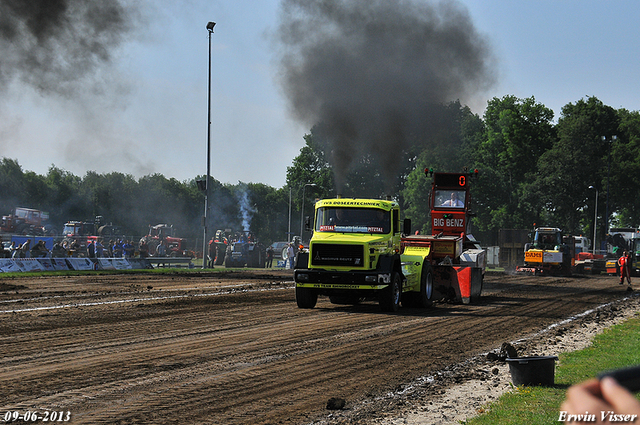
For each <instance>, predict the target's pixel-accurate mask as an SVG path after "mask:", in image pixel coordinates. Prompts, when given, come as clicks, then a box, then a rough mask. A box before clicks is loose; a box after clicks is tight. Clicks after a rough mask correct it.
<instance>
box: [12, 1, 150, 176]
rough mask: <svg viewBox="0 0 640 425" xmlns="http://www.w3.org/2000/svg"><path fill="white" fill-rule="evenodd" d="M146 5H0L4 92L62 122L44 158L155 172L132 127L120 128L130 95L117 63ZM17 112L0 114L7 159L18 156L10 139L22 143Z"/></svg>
mask: <svg viewBox="0 0 640 425" xmlns="http://www.w3.org/2000/svg"><path fill="white" fill-rule="evenodd" d="M140 4H141V3H128V2H127V1H125V0H100V1H93V0H29V1H25V0H0V93H3V94H4V96H5V99H7V98H11V97H12V96H19V97H27V98H28V97H29V96H32V97H33V98H34V99H36V102H38V104H44V105H48V106H49V108H48V110H49V113H50V114H51V115H52V116H53V117H55V118H56V119H57V122H58V123H59V124H58V126H56V125H54V126H51V127H48V132H49V134H52V135H56V138H57V139H58V143H57V144H56V146H53V145H49V146H41V147H40V146H39V149H38V154H39V155H44V156H45V157H46V156H52V155H51V153H52V152H53V151H55V152H57V153H61V154H62V155H63V156H64V157H65V159H66V160H67V161H68V162H71V163H76V164H78V165H79V166H80V167H83V168H84V167H87V166H89V168H90V169H95V167H98V168H104V165H105V164H110V165H111V169H113V168H115V166H116V165H125V167H126V168H128V169H130V170H131V171H135V172H137V173H138V174H148V173H150V172H152V171H153V167H152V166H150V165H149V164H145V163H142V161H141V160H140V159H139V158H138V157H137V156H136V154H135V151H134V153H132V152H131V150H130V149H131V147H135V144H134V143H133V142H132V140H131V136H130V135H128V134H127V129H126V128H123V126H122V125H118V124H116V121H117V120H118V117H119V116H122V114H124V112H125V110H126V107H127V102H128V97H129V95H130V93H131V90H132V84H131V82H130V81H128V79H127V78H126V77H123V76H122V74H121V72H120V71H119V70H118V69H117V62H119V60H120V59H121V57H120V53H121V48H122V46H123V45H124V44H125V43H126V42H127V41H129V40H131V38H132V36H133V35H134V34H136V33H138V32H139V30H140V29H141V28H143V27H144V21H145V20H144V18H143V13H142V9H143V7H142V6H140ZM33 95H35V96H33ZM15 114H19V112H18V111H12V110H2V108H0V118H1V119H2V120H3V121H4V125H3V129H2V130H3V131H0V133H3V137H2V140H0V148H2V147H3V145H4V147H5V148H6V152H7V153H9V155H14V153H13V152H14V150H12V149H11V147H10V146H11V145H10V143H11V142H10V140H11V139H17V138H20V135H19V134H20V133H19V130H20V126H19V125H18V124H19V123H20V121H22V120H21V118H17V117H19V115H15ZM43 118H44V117H43ZM34 124H35V125H37V121H35V122H31V123H30V125H32V126H33V125H34ZM12 129H14V130H16V132H15V133H12ZM35 146H38V145H37V144H34V147H35ZM3 151H4V149H3ZM107 169H109V168H107Z"/></svg>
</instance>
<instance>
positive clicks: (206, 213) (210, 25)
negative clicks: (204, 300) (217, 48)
mask: <svg viewBox="0 0 640 425" xmlns="http://www.w3.org/2000/svg"><path fill="white" fill-rule="evenodd" d="M215 26H216V23H215V22H209V23H207V31H209V83H208V85H207V181H206V182H205V190H204V217H203V218H202V227H203V228H204V236H203V241H202V268H203V269H204V268H206V266H207V256H208V252H207V225H208V223H207V219H208V216H209V180H210V176H211V34H213V27H215Z"/></svg>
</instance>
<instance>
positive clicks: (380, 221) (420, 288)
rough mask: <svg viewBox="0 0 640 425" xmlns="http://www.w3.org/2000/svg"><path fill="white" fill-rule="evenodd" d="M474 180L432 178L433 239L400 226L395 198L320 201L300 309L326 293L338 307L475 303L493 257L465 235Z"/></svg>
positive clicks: (300, 279) (304, 256)
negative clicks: (365, 303)
mask: <svg viewBox="0 0 640 425" xmlns="http://www.w3.org/2000/svg"><path fill="white" fill-rule="evenodd" d="M428 174H429V172H428V171H427V175H428ZM470 176H471V174H469V173H458V174H456V173H454V174H450V173H436V174H435V175H434V176H433V183H432V191H431V196H430V205H431V216H432V220H433V222H432V229H433V230H434V232H432V233H434V234H433V235H411V234H410V233H411V222H410V220H403V222H402V223H401V220H400V207H399V205H398V202H396V201H394V200H379V199H358V198H335V199H324V200H320V201H318V202H316V205H315V218H314V221H313V227H312V230H313V237H312V238H311V241H310V243H309V250H308V251H307V252H300V253H299V254H298V256H297V257H296V262H295V266H294V280H295V284H296V303H297V305H298V307H299V308H314V307H315V305H316V303H317V300H318V296H320V295H323V296H328V297H329V300H330V301H331V302H332V303H334V304H358V303H359V302H361V301H363V300H367V299H375V300H377V301H378V302H379V305H380V307H381V309H382V310H383V311H392V312H393V311H397V310H398V308H399V307H400V305H401V304H402V305H403V306H407V307H428V306H430V305H431V304H432V303H433V302H434V301H435V300H438V299H443V298H448V299H452V300H456V301H462V302H464V303H468V302H470V301H471V299H473V298H476V297H479V296H480V292H481V290H482V279H483V276H484V269H485V266H486V251H484V250H483V249H481V248H480V246H479V244H478V243H477V242H476V241H474V240H473V237H472V236H471V235H468V234H467V233H466V228H467V223H468V218H469V216H470V215H471V213H470V211H469V209H468V204H469V190H468V188H469V185H468V179H469V177H470ZM445 194H446V196H447V200H444V201H443V196H445ZM450 194H451V197H450V198H449V195H450ZM454 198H456V201H455V202H453V201H451V200H453V199H454ZM447 203H448V204H447ZM307 226H308V227H309V228H311V220H310V219H309V220H308V221H307Z"/></svg>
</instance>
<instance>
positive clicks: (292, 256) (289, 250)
mask: <svg viewBox="0 0 640 425" xmlns="http://www.w3.org/2000/svg"><path fill="white" fill-rule="evenodd" d="M287 257H288V258H287V260H289V268H290V269H293V261H294V259H295V257H296V251H295V249H294V248H293V242H291V243H290V244H289V247H288V248H287Z"/></svg>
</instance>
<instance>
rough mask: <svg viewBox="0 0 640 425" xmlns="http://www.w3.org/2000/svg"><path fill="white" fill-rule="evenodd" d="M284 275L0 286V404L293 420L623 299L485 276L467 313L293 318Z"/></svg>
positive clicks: (163, 416)
mask: <svg viewBox="0 0 640 425" xmlns="http://www.w3.org/2000/svg"><path fill="white" fill-rule="evenodd" d="M291 280H292V276H291V274H290V272H288V271H274V272H264V271H261V272H255V273H252V272H246V273H239V272H236V273H226V274H217V273H216V274H208V275H203V276H197V277H187V278H185V277H184V276H173V277H172V276H150V275H107V276H83V277H56V278H32V279H29V278H24V279H13V280H4V281H3V280H0V291H1V292H0V320H1V321H0V400H2V402H1V403H2V409H1V410H0V414H4V412H5V411H7V410H17V411H20V412H23V413H24V412H25V411H27V410H32V411H33V410H38V411H40V412H44V411H45V410H55V411H69V412H71V421H70V422H68V423H76V424H80V423H81V424H88V423H116V424H131V423H154V424H168V423H194V424H195V423H197V424H274V423H282V424H305V423H309V422H313V421H314V420H318V419H319V418H323V417H326V415H327V413H328V411H327V410H326V409H325V406H326V402H327V400H328V399H329V398H330V397H340V398H344V399H346V400H347V403H348V404H350V403H357V402H358V401H361V400H365V399H371V398H373V397H376V396H379V395H382V394H385V393H387V392H388V391H392V390H394V389H396V388H398V387H399V386H401V385H402V384H403V383H407V382H409V381H411V380H412V379H414V378H416V377H419V376H424V375H427V374H428V373H429V372H430V371H435V370H439V369H441V368H443V367H445V366H447V365H450V364H453V363H457V362H460V361H462V360H464V359H467V358H469V357H471V356H473V355H476V354H479V353H484V352H487V351H490V350H494V349H496V348H497V347H499V346H500V344H502V343H503V342H505V341H513V340H515V339H517V338H520V337H523V336H526V335H528V334H531V333H534V332H537V331H539V330H540V329H543V328H545V327H547V326H548V325H550V324H552V323H556V322H558V321H559V320H562V319H564V318H566V317H569V316H571V315H573V314H576V313H580V312H583V311H585V310H587V309H590V308H594V307H596V306H598V305H600V304H602V303H605V302H608V301H611V300H614V299H620V298H622V297H625V296H627V295H628V293H627V292H625V291H624V289H626V288H624V287H621V286H619V285H618V284H617V281H616V278H614V277H606V276H601V277H573V278H550V277H514V276H507V275H487V277H486V278H485V289H484V291H483V297H482V299H481V300H480V302H478V303H476V304H474V305H454V304H446V303H439V304H437V305H436V306H434V307H433V308H431V309H428V310H420V309H401V310H400V312H399V313H397V314H387V313H381V312H379V309H378V306H377V304H375V303H364V304H361V305H359V306H355V307H351V306H335V305H332V304H330V303H329V302H328V300H327V299H326V298H320V300H319V302H318V307H316V308H315V309H313V310H300V309H298V308H296V305H295V301H294V292H293V288H292V282H291Z"/></svg>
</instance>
